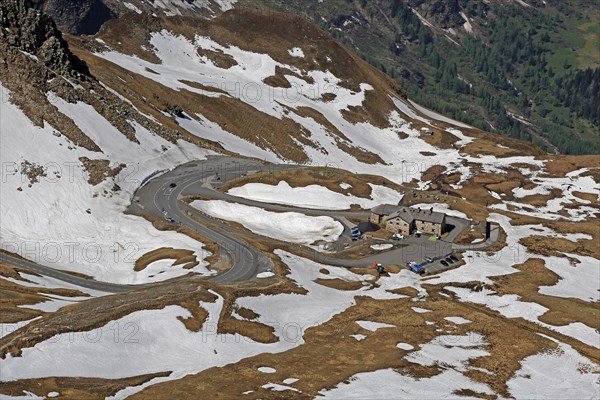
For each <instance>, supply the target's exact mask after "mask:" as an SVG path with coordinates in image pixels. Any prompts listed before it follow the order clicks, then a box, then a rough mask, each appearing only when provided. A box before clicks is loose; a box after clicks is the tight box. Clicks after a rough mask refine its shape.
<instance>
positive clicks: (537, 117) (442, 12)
mask: <svg viewBox="0 0 600 400" xmlns="http://www.w3.org/2000/svg"><path fill="white" fill-rule="evenodd" d="M546 3H547V4H544V3H542V2H541V1H537V0H536V1H528V2H527V3H524V2H507V1H491V2H489V4H485V3H483V2H479V1H473V0H454V1H427V2H424V1H421V0H369V1H365V0H361V1H346V0H328V1H325V2H310V3H307V2H305V1H300V0H291V1H290V0H286V1H283V0H248V1H242V2H241V4H242V5H244V6H253V7H269V8H274V9H277V10H283V11H287V12H292V13H296V14H299V15H302V16H304V17H306V18H309V19H311V20H313V21H314V22H316V23H317V24H319V25H320V26H321V27H322V28H323V29H325V30H327V31H329V32H330V33H331V34H333V35H334V36H335V37H337V38H338V39H340V40H341V41H342V42H344V43H345V44H346V45H348V46H349V47H351V48H353V49H354V50H355V51H356V52H357V53H358V54H360V55H361V56H362V57H363V58H364V59H366V60H367V61H369V62H370V63H371V64H373V65H375V66H377V67H378V68H379V69H381V70H383V71H384V72H386V73H388V74H389V75H390V76H392V77H393V78H394V79H396V80H398V81H399V82H401V83H402V85H403V86H404V87H405V88H406V89H407V91H408V94H409V97H411V98H412V99H413V100H415V101H417V102H419V103H421V104H423V105H425V106H427V107H430V108H432V109H435V110H436V111H439V112H442V113H444V114H447V115H449V116H451V117H453V118H456V119H459V120H461V121H464V122H467V123H469V124H472V125H474V126H476V127H478V128H481V129H486V130H491V131H495V132H499V133H502V134H506V135H509V136H512V137H516V138H520V139H526V140H530V141H532V142H534V143H536V144H538V145H540V146H541V147H543V148H545V149H546V150H549V151H553V152H560V153H567V154H598V153H600V135H599V133H598V131H599V121H598V115H599V114H600V111H599V110H600V105H599V102H598V101H597V93H598V90H597V89H595V88H598V85H599V84H600V83H599V81H598V79H599V74H598V71H599V68H600V50H599V34H600V32H599V24H600V13H599V11H598V9H597V7H594V6H593V4H589V3H585V2H579V1H566V2H556V1H547V2H546ZM585 71H587V72H585ZM594 94H596V95H595V96H594Z"/></svg>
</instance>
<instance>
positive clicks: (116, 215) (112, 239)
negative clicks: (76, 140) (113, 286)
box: [0, 87, 209, 283]
mask: <svg viewBox="0 0 600 400" xmlns="http://www.w3.org/2000/svg"><path fill="white" fill-rule="evenodd" d="M0 89H2V90H5V89H4V88H2V87H0ZM51 101H52V103H53V104H54V105H55V106H57V107H58V108H59V110H60V111H61V112H63V113H64V114H66V115H67V116H69V117H71V118H72V119H73V120H74V121H75V123H76V124H77V125H78V126H79V127H80V128H81V129H82V131H83V132H85V133H86V134H87V135H88V136H89V137H90V138H91V139H93V140H94V142H95V143H96V144H97V145H98V146H100V148H101V149H102V151H103V153H96V152H90V151H88V150H85V149H83V148H79V147H76V146H74V145H73V144H72V143H70V141H69V140H68V139H66V138H65V137H64V136H60V137H57V136H54V135H53V132H54V129H52V127H51V126H49V125H48V124H46V125H45V126H44V127H43V128H39V127H36V126H34V125H33V124H32V123H31V121H30V120H29V119H28V118H27V117H26V116H25V115H24V114H23V113H22V111H21V110H19V109H18V108H17V107H16V106H14V105H12V104H10V103H8V102H2V103H1V104H0V107H1V115H2V118H0V134H1V140H2V148H1V150H0V154H1V157H2V161H3V163H4V165H5V167H6V168H5V170H4V176H3V180H2V185H1V186H0V191H1V193H0V195H1V197H2V202H1V204H0V210H1V212H2V224H1V226H0V232H1V235H2V239H1V242H0V244H1V246H2V248H3V249H5V250H8V251H12V252H15V253H17V254H20V255H22V256H24V257H26V258H29V259H31V260H33V261H35V262H38V263H40V264H43V265H48V266H51V267H55V268H59V269H64V270H68V271H74V272H79V273H83V274H86V275H90V276H92V277H94V278H96V279H98V280H102V281H108V282H117V283H141V282H148V281H150V280H152V279H161V275H160V274H159V275H157V276H156V277H155V278H152V279H151V278H149V277H148V276H147V275H145V274H144V272H143V271H142V273H136V272H135V271H134V270H133V265H134V263H135V260H136V259H138V258H139V257H141V256H142V255H143V254H145V253H146V252H148V251H151V250H154V249H157V248H160V247H165V246H168V247H174V248H182V249H189V250H193V251H195V252H196V255H197V256H199V261H200V264H199V265H198V266H197V267H195V268H194V269H193V272H196V273H200V274H208V273H209V271H208V270H207V269H206V268H205V266H206V262H203V261H202V258H203V257H202V256H203V255H205V253H206V252H205V251H204V250H203V248H202V244H201V243H199V242H196V241H195V240H193V239H191V238H189V237H187V236H185V235H182V234H178V233H175V232H161V231H158V230H156V229H155V228H154V227H153V226H152V224H151V223H150V222H148V221H146V220H144V219H143V218H140V217H137V216H132V215H125V214H124V213H123V212H124V211H125V209H126V208H127V206H128V205H129V203H130V200H131V198H132V196H133V192H134V191H135V189H136V188H137V187H138V186H139V184H140V183H141V182H142V180H143V179H144V178H146V177H147V176H149V175H150V174H152V173H153V172H155V171H158V170H165V169H169V168H172V167H174V166H176V165H179V164H181V163H184V162H187V161H190V160H193V159H203V158H205V156H206V155H207V154H208V151H206V150H203V149H200V148H198V147H196V146H194V145H192V144H189V143H187V142H183V141H180V142H178V143H177V144H172V143H170V142H167V141H166V140H164V139H162V138H161V137H159V136H157V135H154V134H152V133H150V132H148V131H147V130H146V129H144V128H143V127H141V126H139V125H135V128H136V137H137V138H138V140H139V142H140V144H136V143H133V142H130V141H129V140H128V139H127V138H126V137H125V136H124V135H123V134H121V133H120V132H118V131H117V130H116V129H115V128H114V127H113V126H112V125H110V123H108V121H106V120H105V119H104V118H103V117H102V116H101V115H99V114H98V113H97V112H96V111H95V110H94V109H93V108H92V107H91V106H89V105H86V104H83V103H78V104H70V103H67V102H65V101H64V100H62V99H60V98H58V97H55V96H51ZM33 143H34V144H35V145H32V144H33ZM163 146H165V147H164V148H165V149H167V150H166V151H163ZM79 157H88V158H89V159H94V160H101V159H107V160H110V162H111V167H116V166H118V165H119V164H121V163H124V164H126V166H127V167H126V168H125V169H124V170H122V171H121V173H120V174H119V175H118V176H116V177H115V178H112V179H107V180H105V181H104V182H102V183H100V184H98V185H97V186H92V185H90V184H89V183H88V182H87V179H88V177H87V173H86V172H85V171H84V170H83V168H82V166H81V162H80V161H79ZM23 161H29V162H32V163H36V164H39V165H41V166H44V167H46V169H47V176H46V177H40V178H39V182H37V183H34V184H33V185H32V186H31V187H29V186H28V184H29V180H28V178H27V176H25V175H24V174H21V173H20V172H18V171H19V170H20V166H21V162H23ZM115 184H118V185H119V187H120V188H121V189H120V191H117V192H114V193H113V192H112V189H113V186H114V185H115ZM18 188H21V189H22V191H18V190H17V189H18ZM165 268H166V267H165ZM175 270H177V271H178V273H179V274H180V275H183V274H186V273H188V272H189V270H185V269H183V268H182V267H181V266H180V267H168V272H169V273H170V274H172V273H173V271H175Z"/></svg>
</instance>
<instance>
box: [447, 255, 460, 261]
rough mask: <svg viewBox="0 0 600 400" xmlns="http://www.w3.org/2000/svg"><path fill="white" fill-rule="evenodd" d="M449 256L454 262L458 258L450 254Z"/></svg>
mask: <svg viewBox="0 0 600 400" xmlns="http://www.w3.org/2000/svg"><path fill="white" fill-rule="evenodd" d="M449 258H450V259H451V260H452V261H454V262H458V258H456V257H455V256H450V257H449Z"/></svg>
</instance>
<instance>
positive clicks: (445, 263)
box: [440, 260, 448, 267]
mask: <svg viewBox="0 0 600 400" xmlns="http://www.w3.org/2000/svg"><path fill="white" fill-rule="evenodd" d="M440 263H441V264H442V265H443V266H444V267H447V266H448V263H447V262H446V261H445V260H442V261H440Z"/></svg>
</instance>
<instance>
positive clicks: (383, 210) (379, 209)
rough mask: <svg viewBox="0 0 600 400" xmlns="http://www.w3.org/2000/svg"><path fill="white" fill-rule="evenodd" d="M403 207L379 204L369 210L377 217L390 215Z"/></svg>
mask: <svg viewBox="0 0 600 400" xmlns="http://www.w3.org/2000/svg"><path fill="white" fill-rule="evenodd" d="M402 208H404V207H401V206H397V205H395V204H380V205H378V206H375V207H373V208H372V209H371V212H372V213H373V214H377V215H390V214H393V213H395V212H396V211H398V210H401V209H402Z"/></svg>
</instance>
